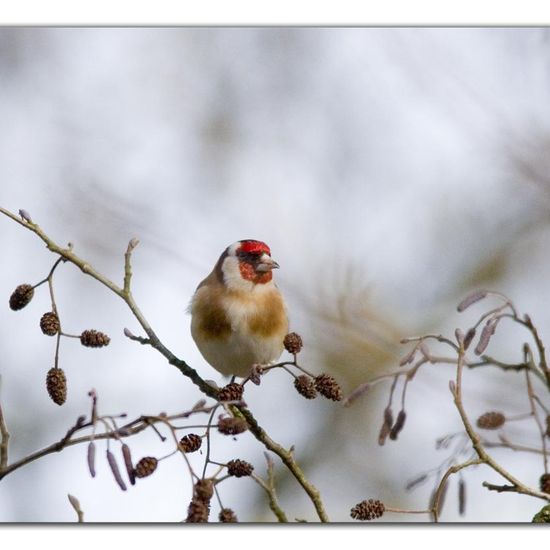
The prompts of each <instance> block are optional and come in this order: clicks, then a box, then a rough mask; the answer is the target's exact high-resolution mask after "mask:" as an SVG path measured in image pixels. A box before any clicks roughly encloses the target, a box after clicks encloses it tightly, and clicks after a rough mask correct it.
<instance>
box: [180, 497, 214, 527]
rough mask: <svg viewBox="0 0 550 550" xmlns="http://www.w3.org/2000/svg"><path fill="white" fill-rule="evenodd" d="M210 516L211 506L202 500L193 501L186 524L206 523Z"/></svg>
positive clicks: (188, 510)
mask: <svg viewBox="0 0 550 550" xmlns="http://www.w3.org/2000/svg"><path fill="white" fill-rule="evenodd" d="M209 515H210V506H209V505H208V503H206V502H204V501H202V500H195V499H193V500H192V501H191V503H190V504H189V508H188V509H187V519H186V520H185V522H186V523H206V522H207V521H208V516H209Z"/></svg>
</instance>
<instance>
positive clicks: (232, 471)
mask: <svg viewBox="0 0 550 550" xmlns="http://www.w3.org/2000/svg"><path fill="white" fill-rule="evenodd" d="M253 471H254V466H252V464H250V463H249V462H246V460H240V459H239V458H236V459H235V460H230V461H229V462H228V463H227V473H228V474H229V475H230V476H234V477H246V476H249V475H250V474H252V472H253Z"/></svg>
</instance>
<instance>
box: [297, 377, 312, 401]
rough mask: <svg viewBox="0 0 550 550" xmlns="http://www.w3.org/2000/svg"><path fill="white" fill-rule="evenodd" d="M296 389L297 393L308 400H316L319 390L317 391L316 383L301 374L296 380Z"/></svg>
mask: <svg viewBox="0 0 550 550" xmlns="http://www.w3.org/2000/svg"><path fill="white" fill-rule="evenodd" d="M294 387H295V388H296V391H297V392H298V393H299V394H300V395H303V396H304V397H305V398H306V399H315V398H316V397H317V390H316V389H315V381H314V380H313V378H311V377H310V376H306V375H305V374H301V375H300V376H298V377H297V378H295V379H294Z"/></svg>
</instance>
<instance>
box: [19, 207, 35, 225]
mask: <svg viewBox="0 0 550 550" xmlns="http://www.w3.org/2000/svg"><path fill="white" fill-rule="evenodd" d="M19 215H20V216H21V219H22V220H24V221H26V222H27V223H32V219H31V215H30V214H29V213H28V212H27V211H26V210H23V208H20V209H19Z"/></svg>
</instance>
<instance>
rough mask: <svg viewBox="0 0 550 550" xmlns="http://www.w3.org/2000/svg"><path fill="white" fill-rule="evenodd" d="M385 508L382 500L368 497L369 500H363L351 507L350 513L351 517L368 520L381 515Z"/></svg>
mask: <svg viewBox="0 0 550 550" xmlns="http://www.w3.org/2000/svg"><path fill="white" fill-rule="evenodd" d="M385 510H386V508H385V506H384V503H383V502H381V501H379V500H374V499H372V498H369V500H363V501H361V502H360V503H359V504H356V505H355V506H354V507H353V508H352V509H351V512H350V515H351V517H352V518H353V519H358V520H361V521H370V520H372V519H376V518H379V517H381V516H382V515H383V514H384V512H385Z"/></svg>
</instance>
